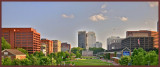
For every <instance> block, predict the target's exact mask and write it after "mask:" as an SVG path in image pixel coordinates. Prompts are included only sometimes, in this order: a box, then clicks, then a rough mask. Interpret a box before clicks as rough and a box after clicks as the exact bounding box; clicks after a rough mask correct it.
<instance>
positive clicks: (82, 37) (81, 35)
mask: <svg viewBox="0 0 160 67" xmlns="http://www.w3.org/2000/svg"><path fill="white" fill-rule="evenodd" d="M86 46H87V38H86V31H79V32H78V47H81V48H86Z"/></svg>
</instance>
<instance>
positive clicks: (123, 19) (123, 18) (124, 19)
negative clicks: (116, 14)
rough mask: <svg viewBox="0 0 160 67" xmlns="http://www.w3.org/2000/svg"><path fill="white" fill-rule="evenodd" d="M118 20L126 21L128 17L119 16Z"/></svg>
mask: <svg viewBox="0 0 160 67" xmlns="http://www.w3.org/2000/svg"><path fill="white" fill-rule="evenodd" d="M120 20H121V21H127V20H128V18H127V17H121V18H120Z"/></svg>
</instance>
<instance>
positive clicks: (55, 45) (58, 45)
mask: <svg viewBox="0 0 160 67" xmlns="http://www.w3.org/2000/svg"><path fill="white" fill-rule="evenodd" d="M53 52H54V53H56V52H61V41H59V40H53Z"/></svg>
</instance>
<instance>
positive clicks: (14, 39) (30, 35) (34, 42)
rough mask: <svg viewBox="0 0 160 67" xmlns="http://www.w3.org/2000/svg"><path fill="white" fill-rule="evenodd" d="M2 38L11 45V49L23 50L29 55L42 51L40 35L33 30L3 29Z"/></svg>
mask: <svg viewBox="0 0 160 67" xmlns="http://www.w3.org/2000/svg"><path fill="white" fill-rule="evenodd" d="M2 37H4V38H5V39H6V41H7V42H8V43H10V45H11V49H14V48H23V49H25V50H27V51H28V53H29V54H33V53H34V52H36V51H38V52H39V51H40V46H41V45H40V33H38V32H37V31H36V30H35V29H33V28H2Z"/></svg>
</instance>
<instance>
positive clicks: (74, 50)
mask: <svg viewBox="0 0 160 67" xmlns="http://www.w3.org/2000/svg"><path fill="white" fill-rule="evenodd" d="M82 50H83V48H80V47H73V48H72V49H71V52H73V53H74V54H76V52H77V51H79V52H80V54H82Z"/></svg>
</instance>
